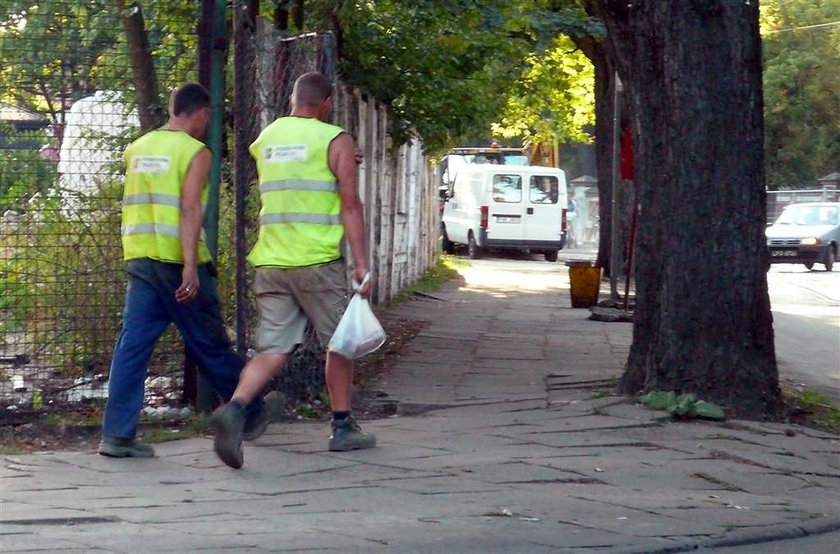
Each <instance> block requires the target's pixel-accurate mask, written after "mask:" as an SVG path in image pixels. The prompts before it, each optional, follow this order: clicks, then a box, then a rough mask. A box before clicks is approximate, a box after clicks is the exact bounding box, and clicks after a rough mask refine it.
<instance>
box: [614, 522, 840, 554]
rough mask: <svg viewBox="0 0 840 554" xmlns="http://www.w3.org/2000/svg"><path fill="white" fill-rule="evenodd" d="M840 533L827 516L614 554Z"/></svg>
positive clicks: (663, 553)
mask: <svg viewBox="0 0 840 554" xmlns="http://www.w3.org/2000/svg"><path fill="white" fill-rule="evenodd" d="M838 530H840V518H839V517H836V516H824V517H819V518H815V519H812V520H809V521H807V522H804V523H801V524H795V523H794V524H786V525H774V526H770V527H763V528H758V529H746V528H745V529H739V530H737V531H733V532H732V533H729V534H728V535H727V536H725V537H719V538H715V539H704V540H686V541H679V542H675V543H673V544H669V545H661V544H659V545H655V546H654V545H651V546H639V547H629V548H626V549H621V550H614V551H613V553H614V554H672V553H675V552H688V551H690V550H699V549H701V548H725V547H732V546H746V545H749V544H760V543H766V542H775V541H781V540H789V539H799V538H803V537H808V536H811V535H822V534H824V533H831V532H833V531H838Z"/></svg>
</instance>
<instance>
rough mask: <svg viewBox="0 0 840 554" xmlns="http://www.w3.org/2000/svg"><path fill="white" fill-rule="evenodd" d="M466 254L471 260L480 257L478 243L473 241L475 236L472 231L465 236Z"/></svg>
mask: <svg viewBox="0 0 840 554" xmlns="http://www.w3.org/2000/svg"><path fill="white" fill-rule="evenodd" d="M467 254H468V255H469V257H470V259H471V260H477V259H478V258H480V257H481V248H479V247H478V243H477V242H475V236H474V235H473V233H472V231H470V234H469V236H468V237H467Z"/></svg>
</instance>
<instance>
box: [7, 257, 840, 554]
mask: <svg viewBox="0 0 840 554" xmlns="http://www.w3.org/2000/svg"><path fill="white" fill-rule="evenodd" d="M528 263H529V264H530V266H528V269H527V270H526V272H527V274H523V270H522V267H523V266H522V264H521V263H516V262H513V261H510V260H493V261H492V262H491V261H488V263H486V265H484V266H482V265H478V264H474V265H473V267H471V268H467V269H465V270H463V274H464V277H465V281H466V282H465V283H463V284H461V285H460V286H459V285H457V284H455V283H450V284H447V285H446V286H444V288H443V290H441V291H440V292H438V293H435V294H434V295H433V297H426V296H424V297H418V298H416V299H415V300H412V301H410V302H408V303H405V304H402V305H400V306H398V307H396V308H395V309H393V310H392V311H390V312H389V313H388V314H386V315H385V316H384V317H401V318H413V319H419V320H424V321H427V322H428V326H427V327H426V329H425V330H424V331H423V332H421V333H420V335H418V336H417V337H416V338H415V339H414V340H413V341H412V342H410V343H409V344H408V345H407V347H406V348H405V350H404V351H403V353H402V355H401V356H400V357H399V358H398V359H397V360H396V362H395V364H394V366H393V368H392V369H391V371H389V372H388V373H387V374H386V375H384V376H383V377H382V378H381V379H380V381H379V382H378V383H376V388H377V389H378V390H381V391H382V392H383V393H386V394H387V398H386V400H387V401H388V402H395V403H397V414H396V415H395V416H393V417H388V418H386V419H380V420H375V421H367V422H364V428H365V430H367V431H372V432H374V433H376V434H377V437H378V439H379V445H380V446H378V447H377V448H375V449H373V450H367V451H358V452H349V453H331V452H327V451H326V444H327V437H328V434H329V429H328V424H327V423H326V422H311V421H308V422H294V423H286V424H275V425H272V426H270V427H269V429H268V431H267V433H266V434H265V435H264V436H263V437H262V438H260V439H259V440H258V441H256V442H254V443H249V444H248V445H247V446H246V451H245V467H244V468H243V469H242V470H239V471H235V470H231V469H229V468H227V467H226V466H224V465H222V464H221V462H219V461H218V459H217V458H216V457H215V456H214V455H213V453H212V443H211V440H210V439H208V438H199V439H190V440H182V441H175V442H170V443H164V444H159V445H156V450H157V454H158V457H157V458H155V459H148V460H115V459H109V458H104V457H101V456H98V455H96V454H95V453H93V452H55V453H42V454H32V455H22V456H6V457H5V458H4V460H3V467H2V485H1V487H2V488H0V548H2V550H3V551H9V552H27V551H38V552H62V553H64V552H132V553H133V552H187V551H197V550H201V551H202V552H238V551H248V552H297V551H306V552H406V553H408V552H511V553H512V552H529V553H530V552H535V553H539V552H679V551H685V550H690V549H694V548H696V547H709V548H711V547H717V548H720V549H722V550H723V551H727V550H733V549H734V551H736V552H737V551H738V548H737V547H738V546H739V545H747V544H751V543H757V542H762V541H774V540H777V541H782V540H787V541H788V542H789V543H790V544H793V545H796V544H797V541H796V540H792V541H791V540H790V539H797V538H801V537H806V536H808V535H812V536H814V537H820V539H819V541H818V542H813V543H810V544H816V545H818V546H816V547H815V548H819V549H820V550H813V551H815V552H817V551H819V552H824V551H825V550H824V545H825V544H831V543H832V538H834V537H837V536H840V534H838V532H837V530H838V529H840V456H838V454H840V437H838V436H836V435H832V434H828V433H822V432H819V431H815V430H812V429H807V428H803V427H798V426H795V425H789V424H779V423H764V422H750V421H727V422H722V423H710V422H679V423H676V422H673V421H671V420H669V419H668V418H665V417H663V412H655V411H649V410H646V409H644V408H642V407H640V406H636V405H634V404H633V403H632V402H631V401H629V400H628V399H626V398H624V397H621V396H615V395H613V394H612V392H611V390H612V387H613V385H614V383H615V379H616V378H617V377H618V376H619V375H620V373H621V369H622V365H623V363H624V360H625V359H626V354H627V350H628V348H629V345H630V341H631V331H632V329H631V326H630V325H629V324H625V323H603V322H595V321H588V320H587V316H588V311H586V310H574V309H571V308H570V307H569V304H570V303H569V299H568V280H567V276H566V268H565V267H563V266H562V264H548V263H539V262H528ZM476 265H478V267H476ZM488 275H491V276H492V278H488V277H487V276H488ZM824 533H827V534H824ZM801 540H802V541H803V542H802V545H803V547H804V549H799V548H798V550H800V551H801V552H809V551H811V550H808V547H807V546H806V545H807V544H809V543H807V542H806V539H801ZM808 540H812V539H810V538H809V539H808ZM813 540H816V539H813ZM779 544H782V543H779ZM834 544H840V543H837V542H835V543H834Z"/></svg>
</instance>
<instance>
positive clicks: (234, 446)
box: [210, 402, 245, 469]
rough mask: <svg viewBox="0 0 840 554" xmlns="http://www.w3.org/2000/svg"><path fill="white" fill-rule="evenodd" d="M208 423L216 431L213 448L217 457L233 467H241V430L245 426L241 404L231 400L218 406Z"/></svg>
mask: <svg viewBox="0 0 840 554" xmlns="http://www.w3.org/2000/svg"><path fill="white" fill-rule="evenodd" d="M210 425H212V426H213V430H214V431H215V433H216V435H215V437H214V438H213V449H214V450H215V451H216V454H217V455H218V456H219V458H220V459H221V460H222V461H223V462H224V463H225V464H227V465H229V466H230V467H232V468H234V469H239V468H240V467H242V463H243V462H244V458H243V455H242V430H243V428H244V427H245V410H243V409H242V406H240V405H239V404H235V403H231V402H228V403H227V404H224V405H222V406H219V407H218V408H216V411H214V412H213V415H212V416H210Z"/></svg>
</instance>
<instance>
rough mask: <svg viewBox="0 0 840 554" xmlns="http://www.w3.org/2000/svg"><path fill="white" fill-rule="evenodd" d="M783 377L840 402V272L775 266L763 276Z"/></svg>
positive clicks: (819, 268)
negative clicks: (767, 292) (766, 284)
mask: <svg viewBox="0 0 840 554" xmlns="http://www.w3.org/2000/svg"><path fill="white" fill-rule="evenodd" d="M767 282H768V286H769V289H770V302H771V304H772V307H773V323H774V329H775V331H776V358H777V360H778V362H779V375H780V377H781V378H782V379H784V380H788V381H789V382H792V383H795V384H797V385H806V386H807V388H808V389H809V390H814V391H817V392H819V393H822V394H825V395H826V396H829V397H831V398H833V399H834V400H835V402H838V403H840V271H838V268H837V266H835V271H833V272H827V271H824V270H823V267H822V266H821V265H816V266H814V270H812V271H809V270H807V269H805V267H804V266H798V265H792V264H778V265H774V266H772V267H771V268H770V271H769V272H768V273H767Z"/></svg>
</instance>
